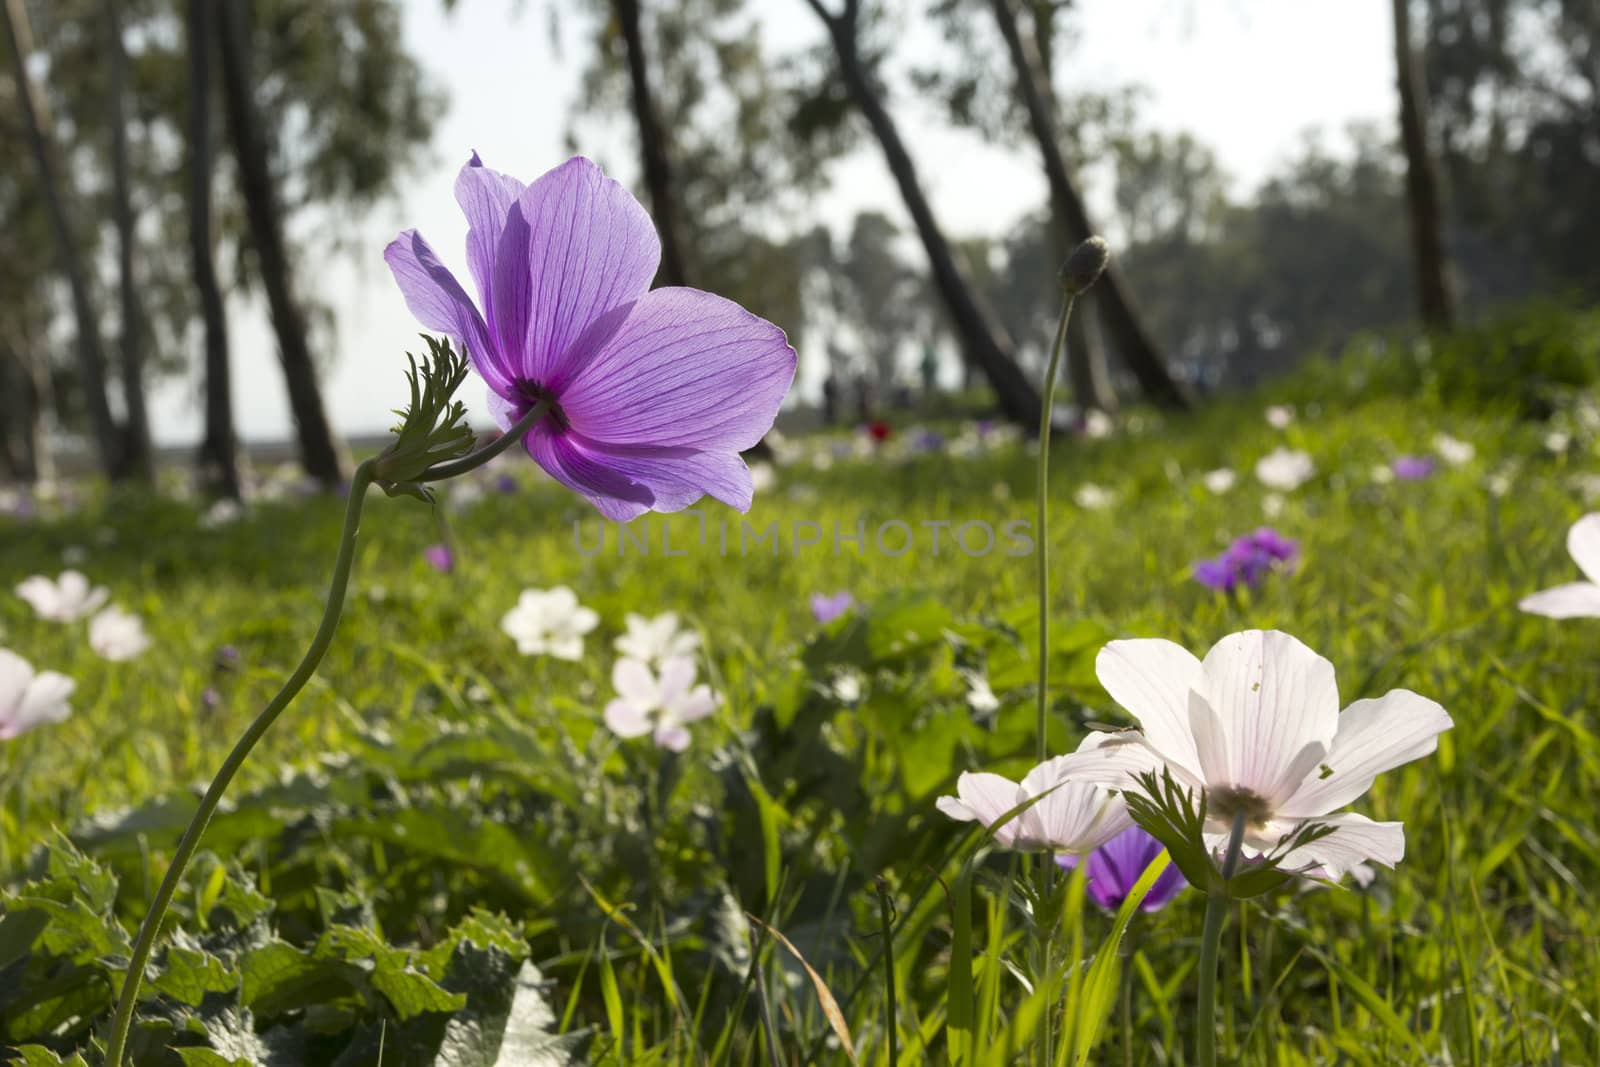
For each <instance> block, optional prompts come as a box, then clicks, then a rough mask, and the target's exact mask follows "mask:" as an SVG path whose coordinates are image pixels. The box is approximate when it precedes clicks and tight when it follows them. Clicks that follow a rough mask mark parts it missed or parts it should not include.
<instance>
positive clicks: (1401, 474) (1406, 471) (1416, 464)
mask: <svg viewBox="0 0 1600 1067" xmlns="http://www.w3.org/2000/svg"><path fill="white" fill-rule="evenodd" d="M1389 467H1390V469H1392V470H1393V471H1394V476H1395V477H1396V478H1398V479H1400V480H1401V481H1402V482H1420V481H1421V480H1422V479H1424V478H1426V477H1428V475H1430V474H1432V473H1433V468H1434V462H1433V457H1431V456H1400V457H1399V458H1397V459H1396V460H1395V461H1394V462H1393V463H1391V464H1389Z"/></svg>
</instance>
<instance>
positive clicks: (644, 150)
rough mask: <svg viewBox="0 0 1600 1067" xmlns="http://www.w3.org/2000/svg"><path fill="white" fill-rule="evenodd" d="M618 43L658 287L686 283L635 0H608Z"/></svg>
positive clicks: (668, 163) (668, 164)
mask: <svg viewBox="0 0 1600 1067" xmlns="http://www.w3.org/2000/svg"><path fill="white" fill-rule="evenodd" d="M612 6H613V8H614V9H615V12H616V17H617V23H618V25H619V27H620V28H621V30H622V41H623V44H624V45H625V46H626V48H627V52H628V80H629V82H630V83H631V85H632V87H633V116H634V119H635V120H636V121H637V122H638V124H639V162H640V165H641V167H642V169H643V171H644V184H645V188H646V189H647V190H649V193H650V212H651V215H652V216H654V218H655V223H656V230H657V231H658V232H659V233H660V234H661V270H660V271H659V272H658V273H657V275H656V281H657V282H658V283H659V284H661V285H688V284H689V271H688V267H687V266H686V259H685V256H684V251H685V246H684V237H683V234H684V227H683V221H682V219H683V214H682V212H681V211H680V210H679V207H678V194H677V188H676V186H675V185H674V183H673V178H672V153H671V152H670V151H669V149H668V146H667V136H666V132H665V131H664V130H663V129H662V127H661V112H660V111H659V110H658V109H657V107H656V99H655V92H654V90H653V89H652V88H651V85H650V66H649V61H648V56H647V53H646V51H645V46H644V29H643V27H642V25H641V19H640V14H639V0H613V4H612Z"/></svg>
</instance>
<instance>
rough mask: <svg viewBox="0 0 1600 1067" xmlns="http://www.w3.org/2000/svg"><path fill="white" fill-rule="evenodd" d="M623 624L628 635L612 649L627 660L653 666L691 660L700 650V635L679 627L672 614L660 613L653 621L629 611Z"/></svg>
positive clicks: (620, 638) (675, 616)
mask: <svg viewBox="0 0 1600 1067" xmlns="http://www.w3.org/2000/svg"><path fill="white" fill-rule="evenodd" d="M623 621H624V622H625V623H627V626H628V632H627V633H625V634H623V635H622V636H621V637H619V638H617V641H616V645H617V651H618V652H620V653H622V654H623V655H624V656H627V657H628V658H629V659H637V660H643V661H644V662H645V663H648V664H651V665H652V666H655V665H658V664H661V663H663V662H665V661H666V660H669V659H672V658H674V657H677V656H692V655H694V654H695V650H696V649H698V648H699V647H700V635H699V634H697V633H695V632H694V631H693V630H686V629H683V628H682V627H680V626H679V625H678V613H677V612H675V611H663V612H662V613H661V614H660V615H657V616H656V617H655V618H653V619H647V618H645V617H644V616H643V615H638V614H635V613H634V612H631V611H630V612H628V615H627V617H626V618H625V619H624V620H623Z"/></svg>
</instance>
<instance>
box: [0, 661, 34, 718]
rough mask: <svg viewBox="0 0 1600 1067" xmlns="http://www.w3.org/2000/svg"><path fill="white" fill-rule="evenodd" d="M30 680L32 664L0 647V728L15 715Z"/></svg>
mask: <svg viewBox="0 0 1600 1067" xmlns="http://www.w3.org/2000/svg"><path fill="white" fill-rule="evenodd" d="M32 681H33V666H32V665H31V664H30V663H29V662H28V661H27V660H25V659H23V658H22V657H21V656H19V655H17V654H16V653H15V652H12V651H11V650H9V649H4V648H0V730H3V729H5V724H6V723H8V722H10V721H11V720H12V719H13V718H14V717H15V715H16V711H17V708H18V706H19V705H21V703H22V698H23V696H24V694H26V693H27V691H28V685H29V683H30V682H32Z"/></svg>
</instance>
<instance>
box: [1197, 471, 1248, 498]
mask: <svg viewBox="0 0 1600 1067" xmlns="http://www.w3.org/2000/svg"><path fill="white" fill-rule="evenodd" d="M1200 480H1201V482H1203V483H1204V484H1205V487H1206V488H1207V489H1209V490H1211V492H1213V493H1215V494H1217V495H1218V496H1221V495H1222V494H1223V493H1226V492H1228V491H1229V490H1230V489H1232V488H1233V487H1234V486H1235V485H1238V484H1239V475H1238V474H1237V473H1236V472H1235V471H1234V470H1233V468H1231V467H1218V468H1217V469H1216V470H1214V471H1206V473H1205V474H1204V475H1203V476H1201V479H1200Z"/></svg>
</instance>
